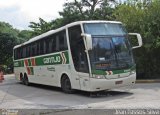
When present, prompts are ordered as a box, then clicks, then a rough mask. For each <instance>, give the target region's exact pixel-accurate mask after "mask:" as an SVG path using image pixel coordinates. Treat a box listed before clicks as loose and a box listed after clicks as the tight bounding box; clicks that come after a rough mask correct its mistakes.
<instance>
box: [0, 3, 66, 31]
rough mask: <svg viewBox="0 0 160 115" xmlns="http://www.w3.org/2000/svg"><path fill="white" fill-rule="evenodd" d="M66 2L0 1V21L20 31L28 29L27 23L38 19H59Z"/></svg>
mask: <svg viewBox="0 0 160 115" xmlns="http://www.w3.org/2000/svg"><path fill="white" fill-rule="evenodd" d="M65 2H66V0H0V21H3V22H7V23H9V24H10V25H12V26H13V28H17V29H20V30H23V29H29V27H28V25H29V22H31V21H33V22H38V19H39V17H40V18H43V19H44V20H45V21H51V20H53V19H55V18H58V17H59V13H58V12H59V11H62V9H63V4H64V3H65Z"/></svg>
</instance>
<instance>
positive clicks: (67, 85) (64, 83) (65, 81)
mask: <svg viewBox="0 0 160 115" xmlns="http://www.w3.org/2000/svg"><path fill="white" fill-rule="evenodd" d="M61 88H62V90H63V91H64V92H65V93H68V94H71V93H73V90H72V87H71V82H70V80H69V78H68V76H66V75H64V76H63V77H62V79H61Z"/></svg>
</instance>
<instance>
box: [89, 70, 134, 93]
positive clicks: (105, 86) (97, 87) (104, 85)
mask: <svg viewBox="0 0 160 115" xmlns="http://www.w3.org/2000/svg"><path fill="white" fill-rule="evenodd" d="M135 81H136V73H135V74H132V75H130V76H128V77H123V78H118V79H95V78H90V89H89V91H90V92H94V91H102V90H109V89H113V88H119V87H125V86H132V85H134V84H135Z"/></svg>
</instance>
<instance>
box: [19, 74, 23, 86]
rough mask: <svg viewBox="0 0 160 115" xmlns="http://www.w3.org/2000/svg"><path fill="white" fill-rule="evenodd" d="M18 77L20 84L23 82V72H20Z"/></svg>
mask: <svg viewBox="0 0 160 115" xmlns="http://www.w3.org/2000/svg"><path fill="white" fill-rule="evenodd" d="M19 78H20V83H21V84H24V77H23V74H22V73H20V76H19Z"/></svg>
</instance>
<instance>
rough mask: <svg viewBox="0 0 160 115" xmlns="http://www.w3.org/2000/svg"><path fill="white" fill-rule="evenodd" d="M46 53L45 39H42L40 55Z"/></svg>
mask: <svg viewBox="0 0 160 115" xmlns="http://www.w3.org/2000/svg"><path fill="white" fill-rule="evenodd" d="M43 54H44V41H43V40H41V41H40V55H43Z"/></svg>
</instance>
